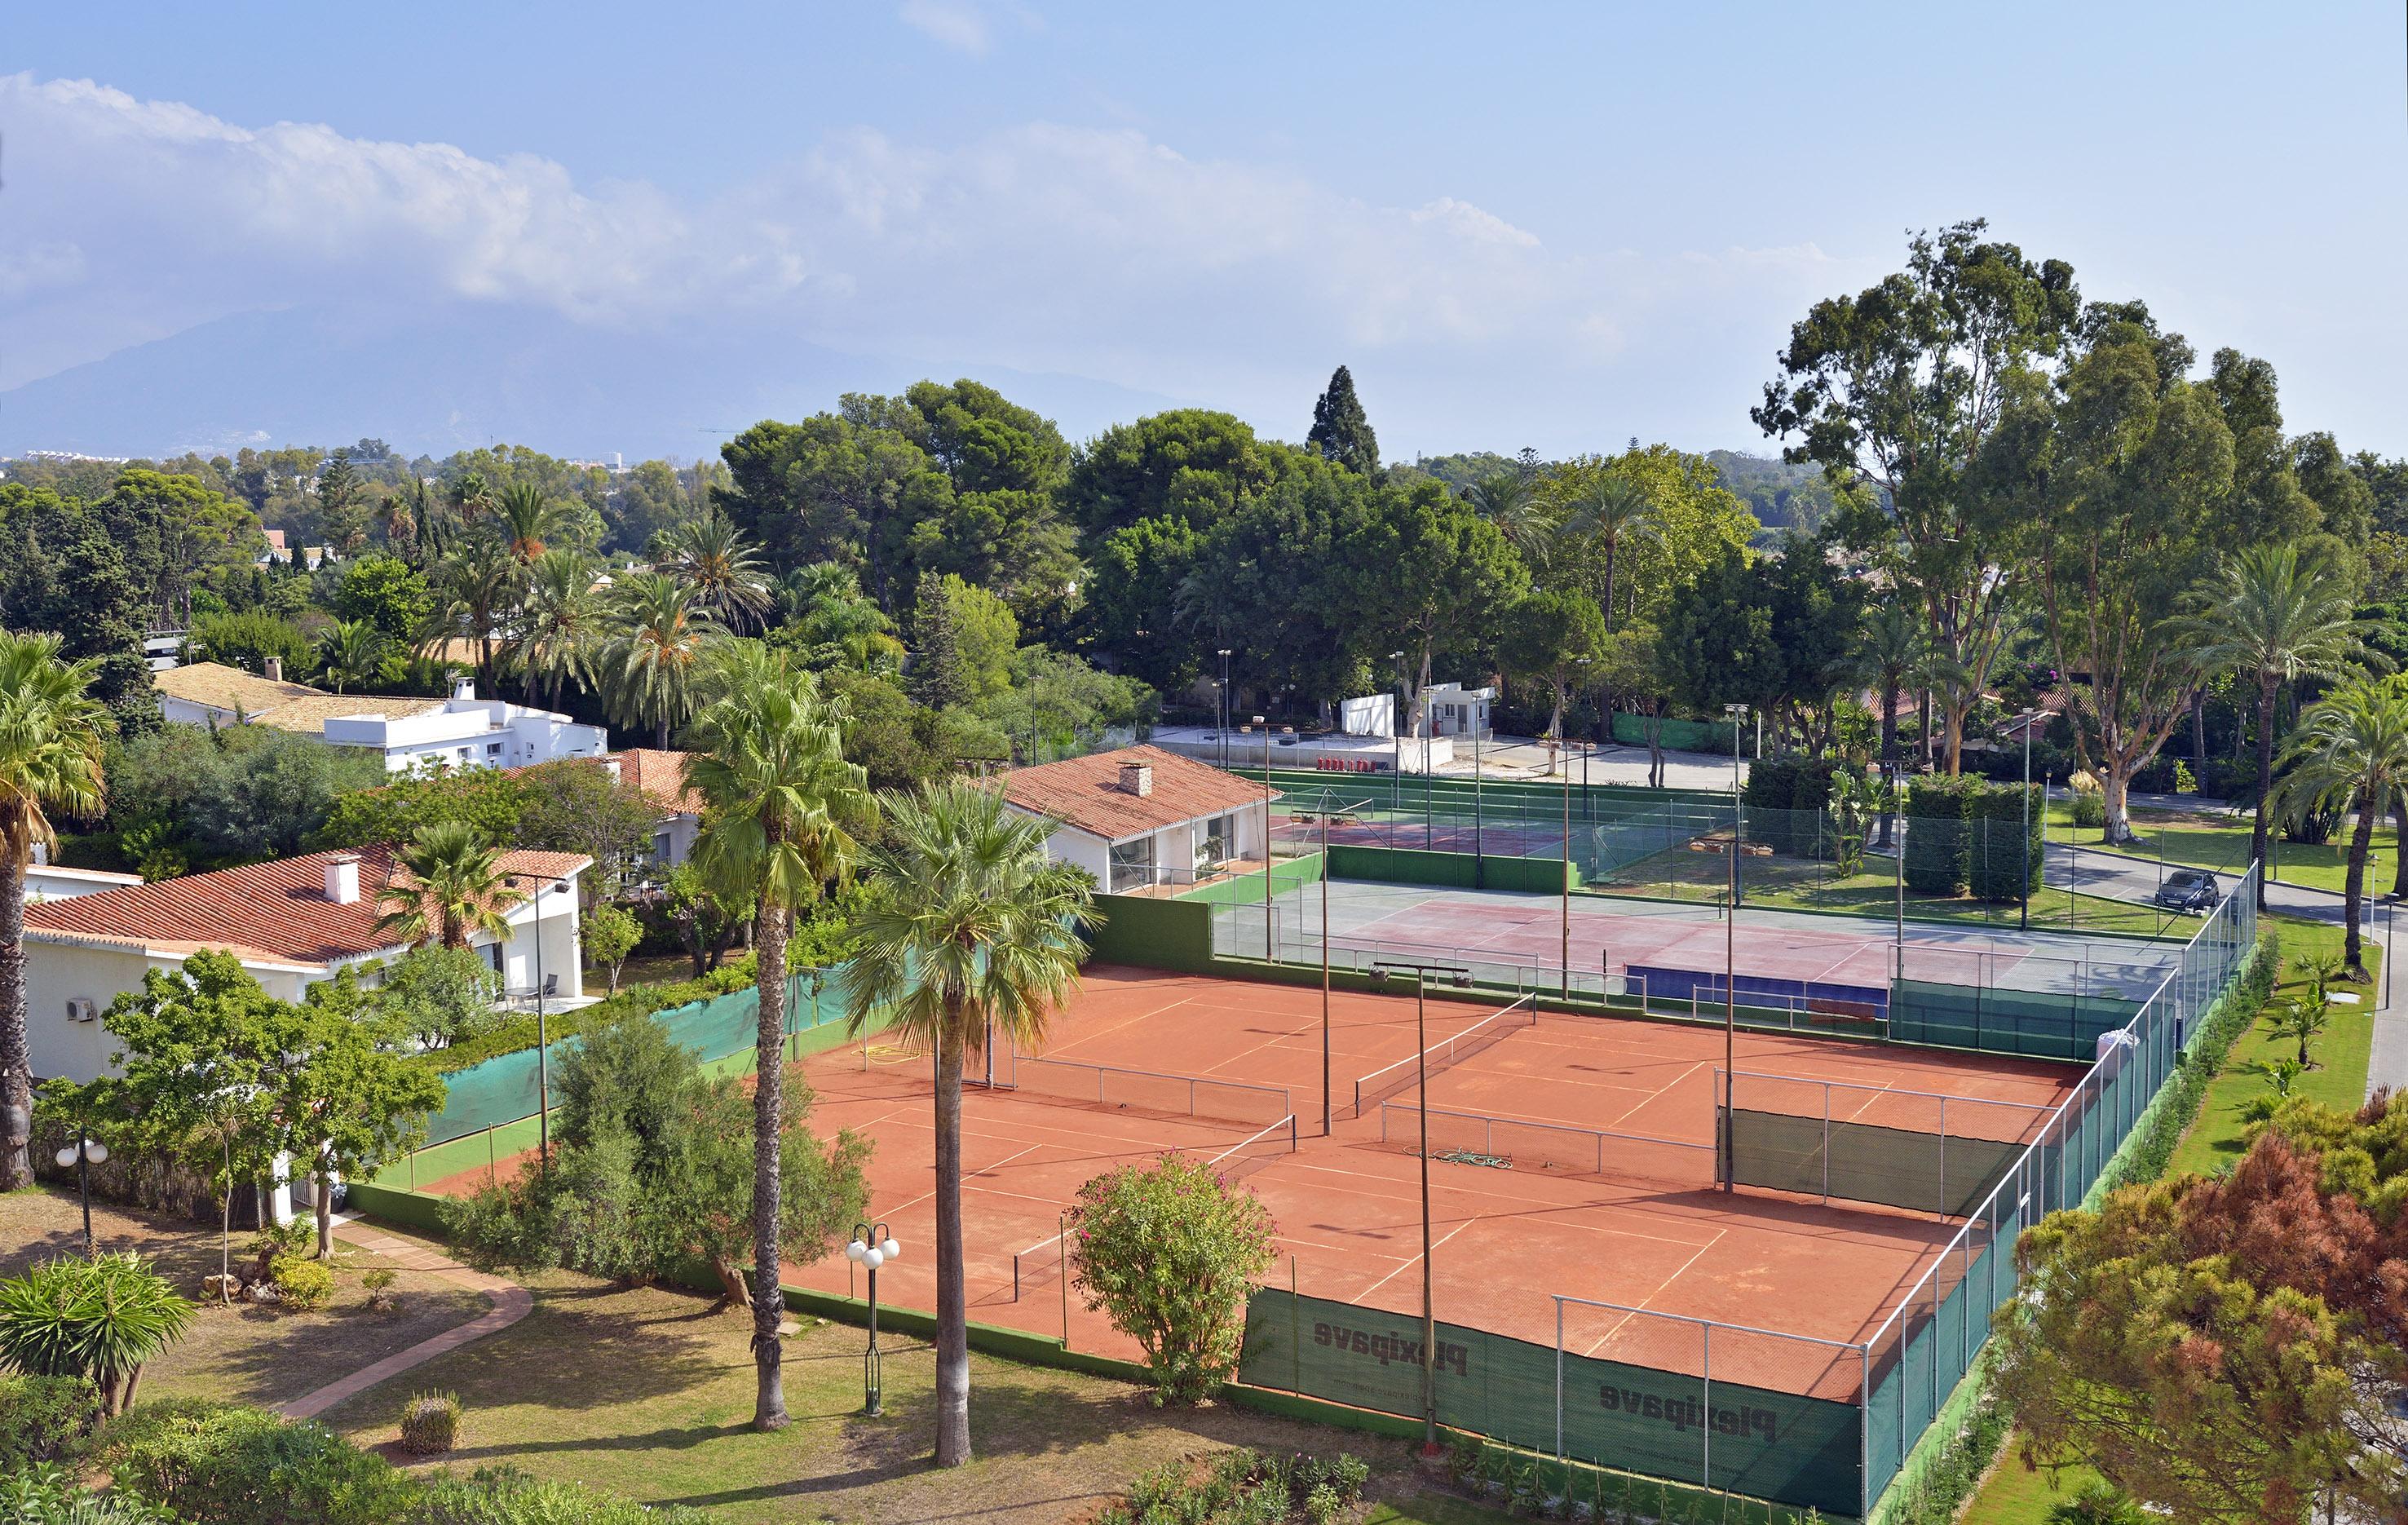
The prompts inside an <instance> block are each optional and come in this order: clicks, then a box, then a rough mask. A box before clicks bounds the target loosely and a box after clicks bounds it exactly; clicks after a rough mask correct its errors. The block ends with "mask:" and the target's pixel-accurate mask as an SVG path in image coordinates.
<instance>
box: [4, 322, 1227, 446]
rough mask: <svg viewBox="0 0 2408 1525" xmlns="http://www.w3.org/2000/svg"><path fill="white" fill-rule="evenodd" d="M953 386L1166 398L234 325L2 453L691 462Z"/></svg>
mask: <svg viewBox="0 0 2408 1525" xmlns="http://www.w3.org/2000/svg"><path fill="white" fill-rule="evenodd" d="M963 375H971V376H975V377H977V378H978V379H979V380H980V381H985V382H986V383H987V384H989V385H991V386H993V387H995V388H996V389H997V390H998V391H1000V392H1002V393H1003V394H1004V395H1005V396H1009V397H1011V399H1012V400H1013V401H1014V402H1017V403H1020V404H1022V405H1023V406H1025V407H1028V408H1033V409H1035V410H1037V411H1039V412H1040V413H1043V414H1044V415H1045V416H1047V417H1049V418H1052V419H1054V421H1055V422H1056V423H1058V424H1060V425H1061V427H1062V432H1063V433H1064V434H1066V435H1068V436H1069V437H1070V438H1071V439H1081V438H1083V437H1085V436H1088V435H1092V434H1094V433H1095V432H1097V430H1098V429H1100V428H1102V427H1103V426H1104V425H1106V424H1111V423H1113V422H1116V421H1119V420H1125V419H1130V418H1135V417H1138V416H1140V415H1141V414H1145V413H1151V412H1157V411H1159V410H1162V409H1165V408H1174V407H1180V406H1183V403H1182V402H1181V401H1180V400H1178V399H1175V398H1171V397H1168V396H1159V395H1156V394H1153V393H1147V392H1140V391H1137V390H1134V389H1131V388H1127V387H1122V386H1118V385H1115V384H1113V383H1111V382H1108V381H1093V380H1090V379H1087V378H1084V377H1078V376H1063V375H1048V374H1032V373H1028V372H1023V371H1015V370H1011V369H1009V368H1007V367H996V366H975V367H968V366H946V365H938V364H923V363H918V362H911V361H903V360H896V359H891V358H880V357H872V356H865V355H854V354H846V353H843V352H839V351H835V350H829V349H823V348H820V347H817V346H813V345H808V344H800V343H796V342H795V341H794V340H791V339H788V338H783V337H781V336H776V335H771V334H766V333H761V332H757V331H756V332H749V333H747V332H733V331H709V330H704V329H701V328H681V329H669V330H662V331H647V332H613V331H609V330H604V329H598V328H594V327H590V326H585V325H581V324H575V323H572V322H570V321H569V320H567V319H566V318H562V317H559V316H556V315H554V314H552V313H550V312H545V311H540V310H535V309H519V308H503V307H469V306H455V307H448V308H437V309H417V310H412V311H409V312H404V313H375V312H363V311H357V310H353V309H348V308H347V309H329V308H294V309H282V310H278V311H264V312H245V313H237V314H236V315H234V316H231V317H226V318H222V319H219V320H217V321H216V322H213V323H208V324H201V325H199V326H197V327H194V328H190V329H187V330H185V331H184V332H182V333H180V334H177V335H174V336H172V337H171V338H163V339H158V340H154V341H153V342H151V343H149V344H141V345H136V346H135V347H133V348H131V349H126V350H121V351H119V352H116V353H114V354H111V355H108V356H107V357H106V358H104V359H100V360H95V361H93V362H91V363H89V364H87V365H82V366H77V367H72V368H70V369H67V370H65V371H61V372H58V373H57V374H55V375H51V376H46V377H43V378H41V379H39V380H37V381H27V382H25V383H23V384H22V385H21V386H17V387H14V388H11V389H10V390H8V391H7V392H0V455H15V454H22V453H24V452H26V451H29V450H65V451H75V452H79V453H84V454H91V455H149V456H164V455H172V454H176V453H180V452H182V451H185V450H188V449H190V450H197V451H200V452H203V453H217V452H229V453H230V452H232V451H235V450H237V449H239V448H241V447H242V446H245V445H254V446H268V445H284V444H299V443H321V444H322V443H326V442H328V441H336V440H348V439H361V438H364V437H367V436H374V437H377V438H379V439H384V440H387V441H388V442H390V443H391V444H392V445H393V446H394V448H395V449H396V450H399V451H402V452H404V453H410V454H415V453H421V452H423V453H427V454H430V455H437V456H440V455H444V454H448V453H451V452H452V451H455V450H462V449H467V448H470V447H473V446H478V445H485V444H491V443H495V442H501V441H508V442H511V443H516V444H526V445H532V446H534V447H535V448H537V449H538V450H542V451H545V452H547V453H552V454H558V455H565V456H569V457H572V458H581V459H593V458H598V457H602V456H606V455H608V454H609V453H611V452H613V451H616V452H620V453H624V455H625V456H626V458H627V459H628V460H629V461H636V460H639V459H643V458H645V457H648V456H676V457H680V458H682V459H689V460H690V459H693V458H695V457H696V456H699V455H706V454H709V453H712V452H714V451H716V450H717V449H718V448H719V444H720V441H721V440H723V439H725V438H726V437H727V436H728V435H729V434H731V433H733V432H735V431H736V430H738V429H743V428H746V427H749V426H750V425H752V424H755V423H757V422H759V421H760V420H762V419H765V418H779V419H799V418H804V417H807V416H809V415H810V414H812V413H816V412H820V411H823V410H826V409H829V408H832V407H834V406H835V404H836V400H837V397H838V396H839V395H840V394H842V393H846V392H899V391H901V390H902V389H903V388H904V387H905V386H907V385H909V384H910V382H912V381H919V380H921V379H922V378H924V377H928V378H935V379H937V380H940V381H951V380H953V379H954V378H955V377H957V376H963Z"/></svg>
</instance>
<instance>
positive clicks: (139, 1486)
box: [99, 1399, 411, 1525]
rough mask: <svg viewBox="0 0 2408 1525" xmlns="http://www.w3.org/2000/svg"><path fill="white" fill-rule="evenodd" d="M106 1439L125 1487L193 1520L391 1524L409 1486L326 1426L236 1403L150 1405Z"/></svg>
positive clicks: (205, 1523)
mask: <svg viewBox="0 0 2408 1525" xmlns="http://www.w3.org/2000/svg"><path fill="white" fill-rule="evenodd" d="M100 1439H101V1447H100V1451H99V1459H100V1460H102V1461H103V1463H104V1464H106V1465H107V1466H108V1468H109V1470H110V1472H111V1473H112V1475H114V1476H115V1477H116V1479H117V1486H118V1487H119V1488H121V1489H126V1490H128V1491H130V1492H132V1493H133V1494H134V1495H135V1496H136V1497H137V1498H141V1499H145V1500H148V1501H149V1502H150V1503H154V1504H157V1505H159V1506H160V1507H161V1508H163V1509H165V1510H167V1511H168V1512H170V1513H172V1514H175V1515H178V1516H180V1517H182V1518H185V1519H188V1520H191V1521H193V1525H386V1522H387V1521H389V1520H392V1519H395V1518H405V1517H404V1510H405V1509H406V1507H407V1505H408V1502H409V1496H410V1492H411V1489H410V1486H409V1482H408V1481H407V1480H406V1479H405V1478H404V1477H403V1476H402V1475H401V1474H400V1473H398V1472H396V1471H394V1468H393V1466H392V1464H391V1463H389V1462H387V1461H386V1460H383V1459H382V1458H381V1457H376V1456H371V1455H369V1454H368V1453H366V1452H365V1451H362V1450H360V1449H359V1448H357V1447H356V1446H351V1444H350V1443H349V1442H347V1441H345V1440H344V1439H343V1438H342V1437H341V1436H340V1435H337V1434H336V1433H335V1432H334V1431H332V1430H329V1429H327V1428H326V1427H325V1426H324V1425H322V1424H319V1423H317V1422H316V1421H314V1420H308V1419H305V1420H301V1421H299V1422H297V1423H294V1424H287V1423H285V1422H284V1421H283V1420H281V1419H279V1418H278V1417H276V1416H275V1415H273V1414H269V1413H267V1412H265V1410H262V1409H255V1408H245V1407H243V1406H241V1405H240V1404H237V1403H212V1402H208V1401H206V1400H197V1399H182V1400H172V1401H170V1402H167V1403H151V1404H147V1405H145V1406H144V1407H143V1408H141V1409H140V1410H137V1411H136V1412H135V1413H134V1414H131V1415H128V1416H127V1417H124V1418H122V1419H120V1420H118V1421H116V1422H114V1423H112V1424H110V1425H109V1426H108V1427H107V1428H106V1429H104V1430H103V1431H101V1436H100Z"/></svg>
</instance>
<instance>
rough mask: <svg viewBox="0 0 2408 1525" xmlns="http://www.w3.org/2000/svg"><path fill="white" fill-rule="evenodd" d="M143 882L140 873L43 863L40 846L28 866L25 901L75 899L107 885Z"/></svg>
mask: <svg viewBox="0 0 2408 1525" xmlns="http://www.w3.org/2000/svg"><path fill="white" fill-rule="evenodd" d="M140 883H142V876H141V875H140V874H138V873H110V872H109V871H108V870H106V869H64V868H61V867H60V866H59V865H57V864H55V863H44V862H42V861H41V858H40V850H39V849H38V848H36V857H35V861H34V862H32V863H29V864H27V865H26V866H25V904H26V905H28V906H35V905H40V904H43V903H45V902H47V901H50V900H72V899H75V898H76V897H77V896H79V895H97V894H98V893H100V892H101V891H102V890H105V889H125V888H128V887H129V886H131V885H138V884H140Z"/></svg>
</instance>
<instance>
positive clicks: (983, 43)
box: [901, 0, 995, 53]
mask: <svg viewBox="0 0 2408 1525" xmlns="http://www.w3.org/2000/svg"><path fill="white" fill-rule="evenodd" d="M901 15H902V18H903V24H904V25H906V26H908V27H910V28H911V29H912V30H913V31H915V32H919V33H923V34H925V36H930V37H933V38H935V39H936V40H937V41H939V42H941V43H943V44H944V45H945V46H946V47H948V48H958V49H960V50H962V51H963V52H966V53H983V52H985V51H986V50H988V49H989V48H991V47H993V46H994V45H995V38H994V36H993V34H991V33H990V32H989V31H988V30H987V24H986V17H985V16H983V15H982V14H981V13H980V12H979V10H978V8H977V7H975V6H968V5H964V4H961V3H960V0H903V7H902V10H901Z"/></svg>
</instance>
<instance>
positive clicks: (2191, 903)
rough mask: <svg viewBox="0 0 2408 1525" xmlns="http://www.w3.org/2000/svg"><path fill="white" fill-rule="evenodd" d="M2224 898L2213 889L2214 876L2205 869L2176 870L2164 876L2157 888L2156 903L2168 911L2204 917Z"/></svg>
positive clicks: (2218, 891)
mask: <svg viewBox="0 0 2408 1525" xmlns="http://www.w3.org/2000/svg"><path fill="white" fill-rule="evenodd" d="M2223 898H2224V896H2223V892H2222V891H2220V890H2218V889H2217V888H2216V887H2215V875H2214V874H2212V873H2210V872H2208V871H2207V870H2205V869H2177V870H2174V871H2173V872H2172V873H2170V874H2168V875H2166V882H2165V883H2164V884H2162V885H2158V886H2157V904H2158V905H2159V906H2161V907H2163V908H2164V909H2165V910H2168V911H2187V912H2192V913H2194V914H2199V915H2202V916H2203V915H2206V914H2208V913H2209V912H2211V911H2213V910H2214V909H2215V907H2216V902H2217V901H2219V900H2221V899H2223Z"/></svg>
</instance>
